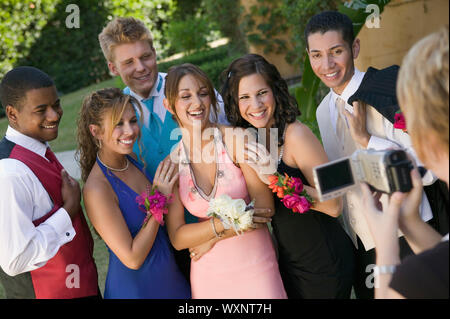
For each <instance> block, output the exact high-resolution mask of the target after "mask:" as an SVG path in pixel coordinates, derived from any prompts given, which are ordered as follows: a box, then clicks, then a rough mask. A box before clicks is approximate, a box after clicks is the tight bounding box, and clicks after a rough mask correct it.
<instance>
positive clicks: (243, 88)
mask: <svg viewBox="0 0 450 319" xmlns="http://www.w3.org/2000/svg"><path fill="white" fill-rule="evenodd" d="M238 99H239V112H240V114H241V116H242V117H243V118H244V120H246V121H247V122H249V123H250V124H251V125H253V126H254V127H256V128H263V127H265V128H270V127H271V125H272V123H273V121H274V119H273V114H274V112H275V106H276V102H275V98H274V96H273V91H272V89H271V87H270V86H269V85H268V84H267V82H266V80H265V79H264V78H263V76H262V75H260V74H257V73H255V74H252V75H248V76H244V77H243V78H242V79H241V80H240V81H239V89H238Z"/></svg>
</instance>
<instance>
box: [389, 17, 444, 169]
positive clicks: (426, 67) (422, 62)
mask: <svg viewBox="0 0 450 319" xmlns="http://www.w3.org/2000/svg"><path fill="white" fill-rule="evenodd" d="M448 59H449V43H448V25H447V26H445V27H443V28H441V29H440V30H439V31H437V32H434V33H432V34H430V35H428V36H427V37H425V38H423V39H422V40H420V41H419V42H417V43H416V44H415V45H414V46H413V47H412V48H411V49H410V50H409V52H408V54H407V55H406V56H405V58H404V59H403V64H402V67H401V69H400V72H399V76H398V82H397V95H398V99H399V104H400V108H401V110H402V111H403V113H404V116H405V120H406V125H407V129H408V133H409V134H410V136H411V140H412V142H413V145H414V149H415V150H416V152H417V155H418V156H419V158H420V159H421V160H422V161H423V160H424V159H426V152H425V151H424V146H425V145H426V144H427V139H428V136H429V134H434V135H435V136H436V137H437V138H438V140H439V142H440V144H441V146H440V147H442V148H444V150H445V151H446V153H447V154H448V153H449V136H448V135H449V129H448V126H449V118H448V116H449V114H448V107H449V100H448V99H449V73H448V64H449V61H448Z"/></svg>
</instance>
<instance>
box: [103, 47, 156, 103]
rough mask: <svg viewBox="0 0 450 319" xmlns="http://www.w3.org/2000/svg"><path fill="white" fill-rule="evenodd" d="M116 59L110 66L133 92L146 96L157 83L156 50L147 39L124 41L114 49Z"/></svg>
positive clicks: (109, 63)
mask: <svg viewBox="0 0 450 319" xmlns="http://www.w3.org/2000/svg"><path fill="white" fill-rule="evenodd" d="M113 56H114V61H110V62H108V67H109V69H110V70H111V72H112V73H113V74H114V75H119V76H120V77H121V78H122V81H123V83H125V85H127V86H128V87H129V88H130V89H131V90H132V91H133V92H135V93H137V94H139V95H140V96H141V97H143V98H146V97H148V96H149V94H150V91H151V90H152V88H153V86H154V85H155V83H156V79H157V77H158V68H157V65H156V51H155V48H153V47H152V46H151V45H150V43H149V42H148V41H147V40H141V41H137V42H131V43H122V44H119V45H117V46H116V47H114V49H113Z"/></svg>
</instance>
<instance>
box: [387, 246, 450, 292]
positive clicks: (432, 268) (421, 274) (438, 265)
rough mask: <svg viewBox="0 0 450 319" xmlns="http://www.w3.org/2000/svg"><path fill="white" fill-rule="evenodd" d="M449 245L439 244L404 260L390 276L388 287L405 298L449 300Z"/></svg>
mask: <svg viewBox="0 0 450 319" xmlns="http://www.w3.org/2000/svg"><path fill="white" fill-rule="evenodd" d="M448 252H449V243H448V241H445V242H441V243H439V244H438V245H436V246H435V247H434V248H432V249H430V250H427V251H425V252H423V253H421V254H419V255H414V256H409V257H407V258H405V260H404V261H403V263H402V264H401V265H399V266H398V267H397V269H396V270H395V273H394V275H393V276H392V280H391V283H390V284H389V287H390V288H392V289H394V290H395V291H397V292H398V293H399V294H401V295H402V296H404V297H405V298H411V299H448V298H449V286H448V275H449V268H448V267H449V261H448V258H449V254H448Z"/></svg>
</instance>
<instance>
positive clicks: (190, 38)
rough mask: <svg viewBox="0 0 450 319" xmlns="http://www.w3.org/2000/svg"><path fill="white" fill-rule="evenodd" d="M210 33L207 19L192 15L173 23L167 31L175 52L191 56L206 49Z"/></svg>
mask: <svg viewBox="0 0 450 319" xmlns="http://www.w3.org/2000/svg"><path fill="white" fill-rule="evenodd" d="M209 31H210V30H209V27H208V21H206V20H205V18H203V17H197V16H194V15H191V16H188V17H186V18H185V20H177V21H172V22H171V23H170V24H169V25H168V27H167V29H166V36H167V38H168V39H169V42H170V43H171V44H172V47H173V49H174V50H175V51H177V52H187V53H188V54H189V53H193V52H195V51H199V50H201V49H204V48H205V47H206V45H207V41H206V37H207V36H208V34H209Z"/></svg>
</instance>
